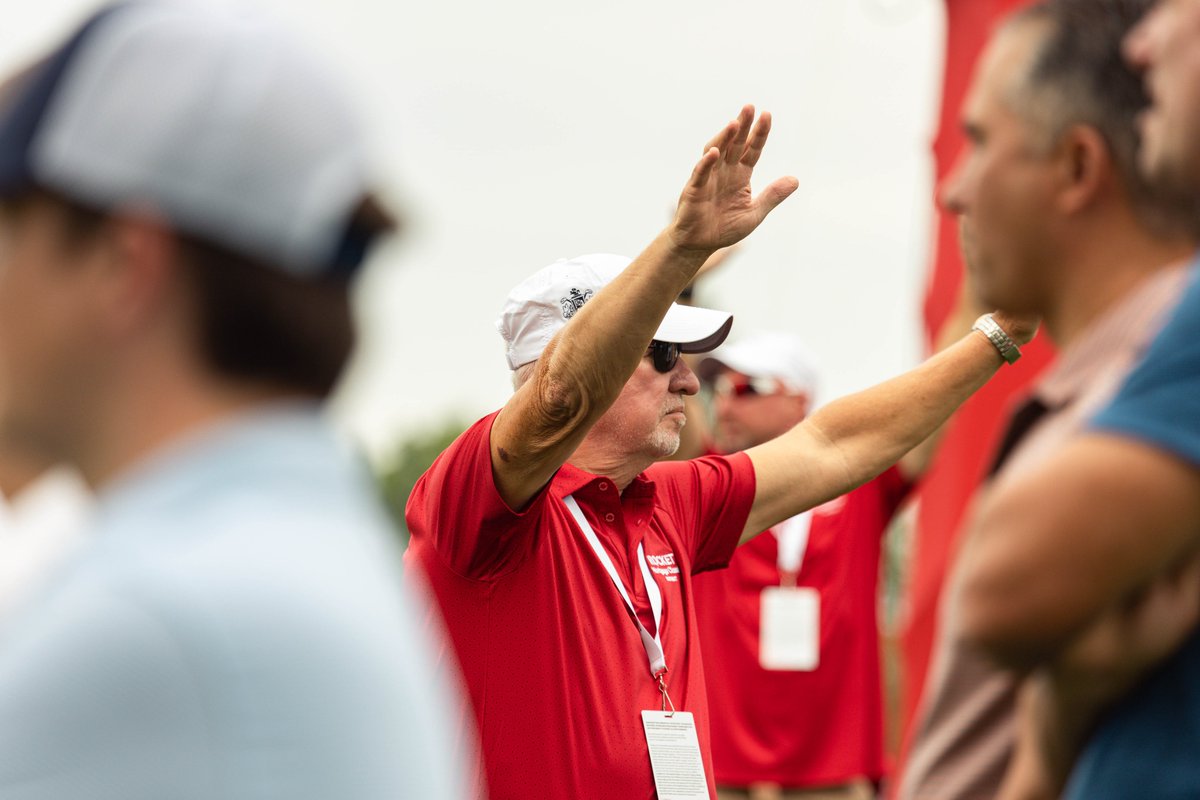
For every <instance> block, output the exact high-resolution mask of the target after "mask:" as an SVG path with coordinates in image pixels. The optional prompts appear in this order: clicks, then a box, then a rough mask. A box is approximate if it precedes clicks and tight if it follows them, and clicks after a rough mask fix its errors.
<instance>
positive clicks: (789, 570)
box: [773, 511, 812, 582]
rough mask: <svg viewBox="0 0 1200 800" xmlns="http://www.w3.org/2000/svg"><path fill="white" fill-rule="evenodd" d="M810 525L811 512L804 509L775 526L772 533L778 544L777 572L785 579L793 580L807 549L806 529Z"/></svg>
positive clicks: (798, 572)
mask: <svg viewBox="0 0 1200 800" xmlns="http://www.w3.org/2000/svg"><path fill="white" fill-rule="evenodd" d="M811 527H812V512H811V511H805V512H804V513H803V514H797V515H796V516H794V517H792V518H791V519H785V520H784V521H783V522H781V523H779V524H778V525H776V526H775V528H774V530H773V533H774V534H775V539H776V541H777V543H778V546H779V574H780V575H782V576H783V578H784V580H785V581H792V582H794V581H795V579H796V576H797V575H799V574H800V565H801V564H803V563H804V554H805V551H807V550H808V531H809V528H811Z"/></svg>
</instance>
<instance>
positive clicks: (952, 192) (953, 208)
mask: <svg viewBox="0 0 1200 800" xmlns="http://www.w3.org/2000/svg"><path fill="white" fill-rule="evenodd" d="M966 147H970V145H967V146H966ZM966 147H964V148H963V149H962V150H960V151H959V153H958V158H956V159H954V166H952V167H951V168H950V171H949V172H947V173H946V174H945V175H944V176H943V177H942V180H941V182H939V183H938V188H937V197H938V203H939V204H941V206H942V209H943V210H945V211H946V212H947V213H949V214H962V213H964V212H965V211H966V210H967V207H966V200H965V197H964V195H965V192H964V183H965V180H966V171H967V170H966V162H967V153H966Z"/></svg>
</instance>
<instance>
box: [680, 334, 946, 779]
mask: <svg viewBox="0 0 1200 800" xmlns="http://www.w3.org/2000/svg"><path fill="white" fill-rule="evenodd" d="M698 372H699V374H700V377H701V378H702V379H703V380H704V381H705V382H706V383H708V384H710V385H711V386H712V387H713V395H714V403H715V412H716V413H715V420H714V427H713V438H714V443H715V445H716V448H717V451H718V452H721V453H737V452H741V451H743V450H747V449H749V448H752V447H755V446H757V445H760V444H763V443H765V442H768V441H770V440H771V439H774V438H775V437H777V436H780V435H782V434H784V433H786V432H787V431H788V430H789V429H791V428H792V427H793V426H795V425H798V424H799V423H800V422H802V421H803V420H804V418H805V417H806V416H808V413H809V411H810V410H811V409H812V407H813V404H814V402H815V400H816V393H817V367H816V363H815V360H814V359H813V357H812V356H811V354H810V353H809V351H808V350H807V348H806V347H805V346H804V344H803V343H802V342H801V341H800V340H799V338H798V337H796V336H793V335H790V334H784V333H759V334H755V335H753V336H751V337H748V338H745V339H742V340H741V341H739V342H737V343H736V344H732V345H725V346H723V347H721V348H720V349H719V350H717V351H716V352H714V353H713V354H712V356H711V357H708V358H705V359H703V360H702V361H701V362H700V363H699V366H698ZM924 452H926V448H925V447H923V446H922V447H919V448H917V449H916V450H914V451H912V452H910V453H909V454H908V455H907V456H905V457H904V459H902V460H901V462H900V463H899V464H897V465H896V466H894V467H890V468H888V469H887V470H886V471H884V472H883V474H881V475H879V476H878V477H877V478H875V479H874V480H871V481H868V482H867V483H865V484H863V485H862V486H860V487H858V488H857V489H855V490H854V491H852V492H850V493H849V494H846V495H844V496H842V497H839V498H837V499H835V500H831V501H829V502H828V503H825V504H823V505H821V506H818V507H817V508H815V509H813V510H812V511H811V512H806V513H804V514H801V515H799V516H798V517H794V518H792V519H790V520H787V521H785V522H783V523H781V524H779V525H776V526H775V527H774V528H772V529H771V530H770V531H769V532H768V534H767V535H763V536H759V537H758V538H756V539H754V540H753V541H751V542H749V543H748V544H746V546H744V547H741V548H739V549H738V551H737V553H736V555H734V557H733V558H732V559H731V560H730V562H729V569H727V570H720V571H716V572H709V573H706V574H704V575H701V576H698V577H697V578H696V580H695V590H696V613H697V618H698V619H699V622H700V626H699V627H700V635H701V637H702V641H703V642H704V671H705V677H706V678H707V684H708V701H709V708H710V715H711V719H712V748H713V767H714V770H715V773H716V782H717V785H718V789H717V795H718V797H720V798H722V800H725V798H729V800H733V799H734V798H755V799H756V800H760V799H761V800H769V799H770V798H793V797H795V798H869V797H872V796H874V788H873V786H872V784H873V783H875V782H877V781H878V780H879V779H880V778H881V777H882V776H883V772H884V767H885V764H884V751H883V696H882V681H881V676H880V663H879V630H878V624H877V620H876V608H877V605H878V603H877V588H878V577H879V560H880V555H881V544H882V537H883V534H884V532H885V531H886V529H887V527H888V524H889V523H890V521H891V519H892V517H893V515H894V514H895V513H896V511H897V509H898V508H899V507H900V505H901V503H902V501H903V500H904V498H905V496H906V495H907V494H908V490H909V488H910V486H911V481H912V480H914V479H915V478H916V477H917V475H919V473H920V471H921V469H922V467H923V463H922V462H923V460H924V457H923V453H924ZM781 586H782V587H795V589H796V590H798V591H800V592H804V593H811V594H812V595H813V596H814V597H816V598H817V606H818V608H819V621H818V634H817V637H816V642H817V644H816V647H815V648H814V654H815V655H816V659H815V663H813V664H792V665H786V664H778V663H775V664H771V665H770V666H767V665H766V664H768V663H770V654H769V652H767V650H765V649H764V645H766V647H768V648H769V646H770V645H769V644H768V643H765V642H764V641H763V638H762V634H763V633H764V631H763V626H762V624H761V623H762V615H763V612H764V611H766V609H765V608H764V604H766V603H769V602H771V601H770V600H769V595H771V594H772V593H776V592H778V591H779V588H778V587H781ZM767 613H769V612H767ZM764 658H765V659H766V661H765V662H764Z"/></svg>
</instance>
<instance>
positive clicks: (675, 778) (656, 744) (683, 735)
mask: <svg viewBox="0 0 1200 800" xmlns="http://www.w3.org/2000/svg"><path fill="white" fill-rule="evenodd" d="M642 728H643V730H645V731H646V746H647V747H648V748H650V766H651V768H652V769H653V770H654V788H655V789H656V790H657V791H658V800H708V779H707V778H705V777H704V761H703V759H701V758H700V740H699V739H697V738H696V721H695V720H694V719H692V715H691V713H690V712H688V711H643V712H642Z"/></svg>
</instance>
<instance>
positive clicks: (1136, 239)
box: [1043, 223, 1195, 348]
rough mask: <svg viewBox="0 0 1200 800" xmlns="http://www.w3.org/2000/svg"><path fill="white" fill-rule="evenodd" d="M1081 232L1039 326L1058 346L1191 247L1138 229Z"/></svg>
mask: <svg viewBox="0 0 1200 800" xmlns="http://www.w3.org/2000/svg"><path fill="white" fill-rule="evenodd" d="M1114 230H1120V229H1119V228H1109V229H1108V231H1106V232H1105V231H1101V232H1098V233H1092V234H1089V235H1083V234H1081V235H1080V236H1079V237H1077V239H1076V241H1078V242H1080V243H1081V245H1080V247H1079V248H1078V250H1077V251H1075V252H1072V253H1070V254H1068V255H1067V256H1066V259H1067V263H1065V264H1064V266H1066V267H1067V268H1066V269H1064V270H1063V272H1062V275H1063V280H1062V281H1061V283H1060V285H1059V286H1058V287H1057V292H1056V296H1055V298H1054V299H1053V300H1052V302H1051V304H1050V307H1049V308H1047V309H1045V312H1044V314H1043V324H1044V325H1045V327H1046V332H1047V333H1048V334H1049V335H1050V338H1051V339H1053V340H1054V343H1055V344H1056V345H1057V346H1058V347H1059V348H1067V347H1070V346H1071V344H1072V343H1074V342H1075V341H1076V340H1078V338H1079V336H1080V334H1082V333H1083V332H1084V331H1086V330H1087V328H1088V327H1090V326H1091V325H1092V324H1093V323H1094V322H1096V320H1097V319H1099V318H1100V317H1101V316H1102V315H1103V314H1104V313H1105V312H1106V311H1108V309H1110V308H1112V307H1113V306H1114V305H1115V304H1116V303H1118V302H1120V301H1121V300H1122V299H1123V298H1125V297H1127V296H1128V295H1129V293H1130V292H1133V291H1135V290H1136V288H1137V287H1138V285H1139V284H1141V283H1142V281H1144V280H1145V279H1146V278H1148V277H1150V276H1151V275H1153V274H1155V273H1157V272H1158V271H1159V270H1161V269H1162V268H1164V267H1166V266H1169V265H1171V264H1173V263H1177V262H1180V261H1182V260H1184V259H1186V258H1187V257H1188V256H1189V255H1190V254H1191V253H1192V252H1193V249H1194V247H1195V244H1194V243H1193V242H1191V241H1189V240H1187V239H1185V238H1182V237H1181V238H1175V239H1162V238H1155V237H1152V236H1150V235H1149V234H1147V233H1146V232H1145V231H1144V230H1143V229H1142V228H1141V227H1140V226H1137V225H1135V224H1132V223H1130V224H1127V225H1126V226H1125V230H1124V232H1123V233H1117V234H1115V235H1114V233H1113V231H1114Z"/></svg>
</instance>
